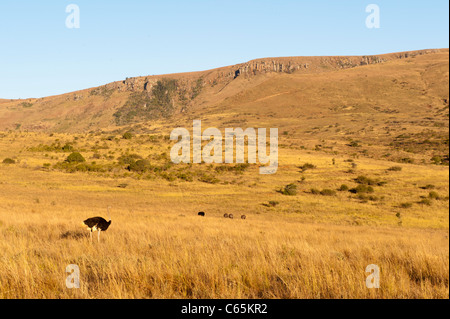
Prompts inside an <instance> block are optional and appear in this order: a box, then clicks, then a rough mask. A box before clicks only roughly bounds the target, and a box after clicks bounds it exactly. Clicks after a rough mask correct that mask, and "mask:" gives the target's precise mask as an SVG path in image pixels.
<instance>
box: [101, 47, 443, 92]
mask: <svg viewBox="0 0 450 319" xmlns="http://www.w3.org/2000/svg"><path fill="white" fill-rule="evenodd" d="M439 51H440V50H421V51H413V52H401V53H392V54H385V55H375V56H354V57H285V58H265V59H257V60H252V61H249V62H246V63H242V64H237V65H234V66H229V67H223V68H219V69H215V70H210V71H203V72H196V73H190V74H186V73H180V74H173V75H163V76H149V77H135V78H127V79H126V80H123V81H118V82H113V83H109V84H106V85H105V87H106V88H107V89H113V90H117V91H119V92H142V91H146V92H151V91H152V88H153V87H154V86H155V85H156V84H157V83H158V81H159V80H160V79H162V78H173V79H176V80H177V81H179V83H180V84H181V85H183V86H184V88H185V89H186V90H192V88H193V86H195V85H197V80H198V79H202V80H204V84H217V83H219V82H227V81H232V80H234V79H236V78H237V77H239V76H247V77H250V76H254V75H258V74H267V73H287V74H291V73H295V72H303V73H319V72H326V71H330V70H339V69H349V68H355V67H358V66H364V65H372V64H379V63H385V62H388V61H391V60H396V59H406V58H410V57H415V56H420V55H424V54H430V53H436V52H439Z"/></svg>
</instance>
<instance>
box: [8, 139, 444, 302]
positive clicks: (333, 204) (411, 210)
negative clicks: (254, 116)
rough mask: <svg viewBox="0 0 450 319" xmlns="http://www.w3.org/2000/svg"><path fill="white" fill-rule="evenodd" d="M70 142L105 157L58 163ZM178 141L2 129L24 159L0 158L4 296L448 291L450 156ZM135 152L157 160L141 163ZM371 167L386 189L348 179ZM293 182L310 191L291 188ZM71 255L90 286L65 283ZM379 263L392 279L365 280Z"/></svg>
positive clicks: (417, 294) (368, 173) (424, 294)
mask: <svg viewBox="0 0 450 319" xmlns="http://www.w3.org/2000/svg"><path fill="white" fill-rule="evenodd" d="M111 135H113V136H114V138H111ZM281 141H283V139H282V140H281ZM68 143H71V144H72V145H73V149H75V150H78V151H80V152H81V154H82V155H83V156H84V157H85V158H86V160H87V162H86V163H85V165H94V166H95V167H97V168H103V169H98V170H94V171H85V170H82V171H78V170H67V167H64V166H62V167H61V166H60V165H58V163H62V162H64V160H65V159H66V158H67V156H68V155H69V154H70V151H66V152H65V151H63V150H62V147H63V146H65V145H66V144H68ZM51 145H53V147H51ZM55 145H59V146H61V147H56V146H55ZM169 147H170V143H168V141H167V139H166V138H164V135H161V136H160V135H150V134H136V135H135V136H134V137H133V138H132V139H129V140H128V139H123V138H122V134H116V135H114V134H113V133H111V132H105V133H104V134H78V135H71V134H51V135H49V134H44V133H25V132H23V133H13V132H11V133H4V134H2V136H1V138H0V159H1V160H2V159H3V158H7V157H10V158H12V159H13V160H14V162H15V164H0V250H1V251H2V256H1V258H0V287H1V288H0V298H448V296H449V288H448V287H449V286H448V285H449V283H448V280H449V277H448V274H449V247H448V235H449V231H448V223H449V220H448V208H449V203H448V192H449V189H448V178H449V177H448V168H447V167H445V166H440V165H425V164H422V165H417V164H404V163H400V164H399V163H393V162H391V161H388V160H376V159H371V158H364V157H362V158H355V159H352V160H349V158H348V157H347V156H344V155H336V154H328V153H327V152H324V151H317V150H312V149H310V150H308V149H305V150H300V149H299V150H294V149H292V148H291V147H282V148H281V149H280V168H279V171H278V173H277V174H275V175H269V176H262V175H259V174H258V166H254V165H251V166H249V167H244V168H241V169H232V168H231V169H221V168H220V167H222V165H207V164H199V165H192V166H189V165H181V166H178V165H170V163H168V159H167V157H166V156H164V155H163V154H164V153H167V152H168V148H169ZM66 149H67V148H66ZM73 149H72V150H73ZM95 154H99V155H100V156H98V155H96V156H94V155H95ZM127 154H135V155H139V156H140V157H142V158H144V159H147V160H148V161H149V162H150V163H151V164H152V166H151V167H149V168H148V170H146V171H145V172H133V171H130V170H129V169H127V166H126V165H123V164H120V160H119V158H120V157H122V156H124V155H127ZM92 162H95V164H92ZM308 163H309V164H312V165H306V166H305V164H308ZM333 163H334V164H333ZM394 166H395V167H401V170H400V169H391V170H390V168H392V167H394ZM231 167H235V166H233V165H232V166H231ZM155 168H156V169H155ZM305 168H308V169H305ZM180 172H182V173H185V174H190V175H189V176H191V179H188V180H186V178H185V177H184V176H183V175H181V174H180ZM205 175H208V176H214V178H215V179H216V180H215V181H214V182H211V181H210V180H207V179H206V180H205V179H204V178H203V177H204V176H205ZM170 176H172V177H170ZM360 176H365V177H367V179H369V180H371V181H372V182H373V183H372V184H373V185H374V186H373V188H374V192H373V193H371V194H366V196H367V197H360V196H359V195H361V194H354V193H352V192H350V191H338V189H340V187H341V185H342V184H346V185H347V186H348V188H349V189H352V188H355V187H357V186H358V185H360V183H361V179H358V177H360ZM290 183H294V184H295V185H296V186H297V194H296V195H294V196H286V195H283V194H281V193H280V192H278V190H280V189H281V188H282V187H284V186H286V185H288V184H290ZM380 185H381V186H380ZM427 185H428V187H426V186H427ZM430 185H432V186H430ZM431 188H432V189H431ZM311 189H317V190H319V191H321V190H324V189H331V190H335V194H332V195H331V196H324V195H321V194H320V193H319V194H314V193H313V192H311ZM431 191H433V192H436V193H437V194H438V195H439V196H438V197H437V198H435V197H430V192H431ZM370 196H373V198H370ZM424 199H427V200H428V202H427V203H426V204H424V203H419V202H421V201H423V200H424ZM269 202H271V203H272V205H270V204H268V203H269ZM404 203H410V204H411V205H406V206H407V207H406V206H404V205H402V204H404ZM107 205H111V206H112V221H113V222H112V226H111V228H110V229H109V230H108V231H107V232H106V233H103V234H102V238H101V239H102V241H101V242H100V243H96V242H94V243H93V244H91V243H90V241H89V237H88V232H87V231H86V230H85V229H84V228H82V227H81V226H80V222H81V221H82V220H84V219H85V218H88V217H92V216H97V215H99V216H105V217H106V206H107ZM405 207H406V208H405ZM198 211H205V212H206V213H207V215H206V217H205V218H200V217H198V216H196V215H197V212H198ZM225 213H233V214H234V215H235V216H236V217H237V218H236V219H233V220H231V219H224V218H223V215H224V214H225ZM241 214H246V215H247V219H246V220H241V219H239V216H240V215H241ZM69 264H76V265H78V266H79V267H80V272H81V288H80V289H67V288H66V287H65V278H66V277H67V276H68V274H67V273H65V268H66V266H67V265H69ZM369 264H377V265H378V266H379V267H380V269H381V289H367V288H366V286H365V279H366V277H367V276H368V274H367V273H365V268H366V267H367V266H368V265H369Z"/></svg>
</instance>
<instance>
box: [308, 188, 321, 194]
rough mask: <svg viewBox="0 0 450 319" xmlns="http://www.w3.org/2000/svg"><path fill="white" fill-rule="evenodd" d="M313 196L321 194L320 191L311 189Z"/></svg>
mask: <svg viewBox="0 0 450 319" xmlns="http://www.w3.org/2000/svg"><path fill="white" fill-rule="evenodd" d="M310 191H311V194H313V195H319V194H320V191H319V190H318V189H317V188H311V190H310Z"/></svg>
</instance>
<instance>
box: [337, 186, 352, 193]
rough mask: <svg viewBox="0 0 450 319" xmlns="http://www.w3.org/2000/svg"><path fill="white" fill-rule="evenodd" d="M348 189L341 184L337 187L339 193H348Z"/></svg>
mask: <svg viewBox="0 0 450 319" xmlns="http://www.w3.org/2000/svg"><path fill="white" fill-rule="evenodd" d="M349 189H350V188H349V187H348V186H347V185H345V184H342V185H341V187H339V189H338V190H339V191H340V192H346V191H348V190H349Z"/></svg>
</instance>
